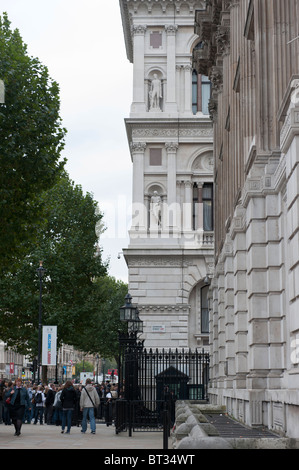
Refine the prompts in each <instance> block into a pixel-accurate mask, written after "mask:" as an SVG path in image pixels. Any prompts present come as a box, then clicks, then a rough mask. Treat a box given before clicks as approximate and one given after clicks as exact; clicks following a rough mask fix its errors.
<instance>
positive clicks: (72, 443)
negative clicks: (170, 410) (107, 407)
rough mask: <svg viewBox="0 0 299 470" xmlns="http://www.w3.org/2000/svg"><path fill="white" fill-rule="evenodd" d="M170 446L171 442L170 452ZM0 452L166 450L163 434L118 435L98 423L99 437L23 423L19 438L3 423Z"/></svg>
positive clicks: (0, 425) (55, 427) (97, 435)
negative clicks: (13, 450)
mask: <svg viewBox="0 0 299 470" xmlns="http://www.w3.org/2000/svg"><path fill="white" fill-rule="evenodd" d="M170 445H171V443H170V440H169V449H171V447H170ZM0 449H114V450H118V449H136V450H137V449H161V450H162V449H163V432H134V433H133V435H132V437H129V436H128V433H127V432H124V433H120V434H115V427H114V426H109V427H107V426H106V425H105V424H97V429H96V434H95V435H93V434H90V429H89V426H88V429H87V431H86V433H85V434H82V433H81V427H75V426H74V427H72V429H71V432H70V434H61V428H60V426H48V425H46V424H44V425H42V426H41V425H40V424H36V425H34V424H23V426H22V429H21V435H20V436H18V437H17V436H14V426H12V425H11V426H5V425H4V424H0Z"/></svg>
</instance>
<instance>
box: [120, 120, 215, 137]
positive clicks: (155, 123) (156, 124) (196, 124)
mask: <svg viewBox="0 0 299 470" xmlns="http://www.w3.org/2000/svg"><path fill="white" fill-rule="evenodd" d="M125 123H126V129H127V136H128V141H129V143H131V142H132V141H134V140H135V139H144V140H146V141H147V140H148V139H153V140H156V141H159V140H161V141H162V142H163V140H164V142H165V139H166V140H167V139H171V142H173V141H175V140H178V141H180V143H182V142H184V140H186V142H187V141H189V140H190V139H192V140H194V141H196V139H198V141H199V142H200V141H203V140H206V141H207V142H208V143H210V142H212V140H213V125H212V123H211V120H210V119H209V117H208V116H207V118H206V119H192V120H191V119H190V120H188V119H186V120H184V119H182V120H181V119H180V121H179V123H178V120H177V119H169V120H167V121H165V120H163V119H161V120H157V119H153V120H151V119H144V120H143V121H142V120H140V119H126V120H125Z"/></svg>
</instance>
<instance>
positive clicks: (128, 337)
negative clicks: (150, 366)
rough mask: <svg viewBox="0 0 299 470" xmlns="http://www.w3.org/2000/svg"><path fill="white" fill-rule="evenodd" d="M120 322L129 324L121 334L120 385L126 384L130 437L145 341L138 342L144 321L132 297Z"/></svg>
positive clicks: (124, 307) (122, 308)
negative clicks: (140, 359)
mask: <svg viewBox="0 0 299 470" xmlns="http://www.w3.org/2000/svg"><path fill="white" fill-rule="evenodd" d="M120 320H121V321H123V322H125V323H126V324H127V328H126V330H127V331H126V332H125V333H121V332H119V346H120V355H119V366H118V368H119V384H120V387H122V386H123V384H124V398H125V400H126V401H127V403H128V410H129V412H128V414H127V417H128V425H129V436H131V435H132V407H131V402H133V401H134V400H138V396H139V391H138V360H139V352H140V351H141V350H142V349H143V343H144V341H137V340H138V335H139V334H140V333H143V321H142V320H140V318H139V311H138V308H137V307H134V306H133V305H132V297H131V295H130V294H127V295H126V297H125V305H124V306H123V307H121V308H120Z"/></svg>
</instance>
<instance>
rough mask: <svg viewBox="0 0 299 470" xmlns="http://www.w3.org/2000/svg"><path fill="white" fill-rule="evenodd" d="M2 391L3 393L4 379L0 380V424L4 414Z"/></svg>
mask: <svg viewBox="0 0 299 470" xmlns="http://www.w3.org/2000/svg"><path fill="white" fill-rule="evenodd" d="M4 393H5V379H1V380H0V424H2V423H3V416H4Z"/></svg>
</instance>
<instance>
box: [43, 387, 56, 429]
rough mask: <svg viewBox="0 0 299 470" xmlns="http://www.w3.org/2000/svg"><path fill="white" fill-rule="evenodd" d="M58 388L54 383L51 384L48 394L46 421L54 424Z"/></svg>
mask: <svg viewBox="0 0 299 470" xmlns="http://www.w3.org/2000/svg"><path fill="white" fill-rule="evenodd" d="M55 394H56V389H55V385H54V384H50V387H49V390H48V393H47V396H46V403H45V405H46V421H47V424H52V416H53V405H54V400H55Z"/></svg>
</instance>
